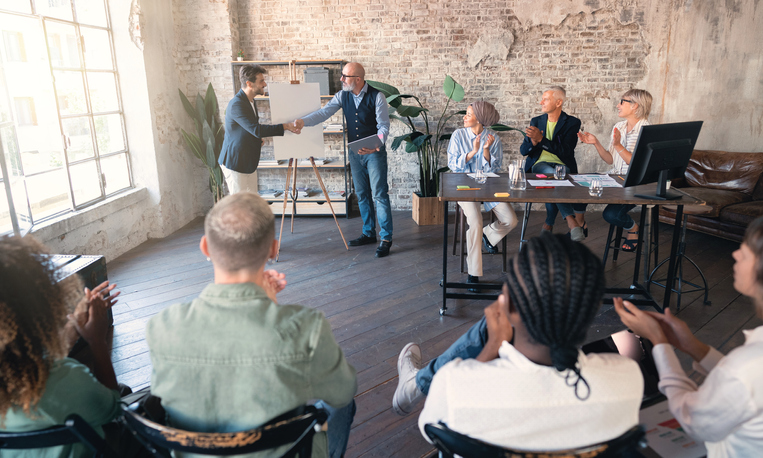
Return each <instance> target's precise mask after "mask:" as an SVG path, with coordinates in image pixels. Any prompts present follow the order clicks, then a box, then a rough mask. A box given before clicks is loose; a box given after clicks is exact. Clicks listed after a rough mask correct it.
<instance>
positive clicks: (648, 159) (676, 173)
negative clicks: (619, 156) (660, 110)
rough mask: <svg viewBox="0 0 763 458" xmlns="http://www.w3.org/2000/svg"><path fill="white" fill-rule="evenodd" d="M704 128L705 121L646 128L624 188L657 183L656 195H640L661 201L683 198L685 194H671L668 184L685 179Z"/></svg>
mask: <svg viewBox="0 0 763 458" xmlns="http://www.w3.org/2000/svg"><path fill="white" fill-rule="evenodd" d="M701 128H702V121H691V122H678V123H673V124H657V125H654V126H644V127H643V128H642V129H641V132H640V133H639V136H638V140H636V148H634V150H633V156H632V157H631V163H630V168H628V174H627V175H626V177H625V184H624V185H623V186H625V187H626V188H627V187H630V186H638V185H642V184H649V183H657V190H656V192H655V194H653V195H652V194H636V196H637V197H646V198H651V199H657V200H673V199H679V198H681V194H678V193H670V192H668V191H667V189H666V188H667V181H668V180H673V179H676V178H681V177H683V176H684V173H685V172H686V166H687V165H688V164H689V159H690V158H691V154H692V152H694V145H695V144H696V143H697V137H698V136H699V131H700V129H701Z"/></svg>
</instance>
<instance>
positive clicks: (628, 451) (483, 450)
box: [424, 422, 646, 458]
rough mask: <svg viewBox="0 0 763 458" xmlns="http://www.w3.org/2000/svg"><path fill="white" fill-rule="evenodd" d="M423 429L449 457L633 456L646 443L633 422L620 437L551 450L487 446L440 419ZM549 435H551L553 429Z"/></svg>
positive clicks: (588, 457) (443, 453)
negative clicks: (565, 448) (581, 445)
mask: <svg viewBox="0 0 763 458" xmlns="http://www.w3.org/2000/svg"><path fill="white" fill-rule="evenodd" d="M424 431H425V432H426V433H427V436H429V439H430V440H431V441H432V442H434V444H435V446H436V447H437V449H438V450H439V451H440V457H442V458H453V456H454V455H459V456H461V457H463V458H541V457H543V458H583V457H585V458H592V457H597V458H611V457H624V456H626V457H627V456H638V455H634V452H635V450H636V449H637V448H643V447H645V446H646V443H645V441H644V436H645V432H644V427H643V426H641V425H636V426H634V427H633V428H631V429H629V430H628V431H626V432H625V434H623V435H622V436H619V437H616V438H614V439H611V440H608V441H606V442H602V443H599V444H594V445H590V446H587V447H580V448H576V449H570V450H559V451H554V452H528V451H522V450H513V449H508V448H503V447H499V446H497V445H491V444H488V443H486V442H482V441H481V440H479V439H474V438H471V437H469V436H465V435H463V434H461V433H457V432H455V431H453V430H452V429H450V428H448V426H447V425H446V424H445V423H443V422H439V423H438V424H434V423H429V424H427V425H425V426H424ZM549 434H553V431H550V432H549Z"/></svg>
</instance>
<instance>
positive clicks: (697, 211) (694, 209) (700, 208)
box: [647, 205, 712, 312]
mask: <svg viewBox="0 0 763 458" xmlns="http://www.w3.org/2000/svg"><path fill="white" fill-rule="evenodd" d="M668 208H674V206H670V207H668ZM711 210H712V207H708V206H706V205H687V206H685V207H684V215H683V225H682V226H681V241H680V242H679V243H678V253H676V277H675V278H674V279H673V281H674V282H678V286H677V287H675V286H674V287H672V289H671V291H673V292H674V293H676V312H679V311H681V295H682V294H684V293H696V292H697V291H704V292H705V299H704V301H703V303H704V304H705V305H710V301H709V300H708V294H709V293H710V290H709V288H708V286H707V279H706V278H705V274H704V273H702V269H700V268H699V266H698V265H697V263H696V262H694V261H693V260H692V259H691V258H690V257H688V256H686V219H687V217H688V216H689V215H702V214H705V213H709V212H710V211H711ZM684 259H686V260H687V261H689V262H690V263H691V265H693V266H694V268H695V269H697V273H699V276H700V278H702V284H703V285H704V286H700V285H698V284H696V283H692V282H690V281H686V280H684V279H683V277H684V268H683V261H684ZM668 261H670V257H667V258H665V259H663V260H662V262H660V263H659V264H657V265H656V266H655V267H654V270H652V273H651V274H649V281H648V282H647V288H648V287H649V285H650V284H652V283H654V284H655V285H657V286H659V287H660V288H666V287H667V286H666V285H667V282H668V279H667V278H661V279H658V280H652V277H654V274H655V273H657V269H659V268H660V267H662V265H663V264H665V263H666V262H668ZM660 282H663V283H660ZM684 285H688V286H690V287H692V288H694V289H690V290H684ZM667 306H668V304H665V307H667Z"/></svg>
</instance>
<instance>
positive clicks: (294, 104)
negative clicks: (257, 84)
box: [268, 83, 324, 159]
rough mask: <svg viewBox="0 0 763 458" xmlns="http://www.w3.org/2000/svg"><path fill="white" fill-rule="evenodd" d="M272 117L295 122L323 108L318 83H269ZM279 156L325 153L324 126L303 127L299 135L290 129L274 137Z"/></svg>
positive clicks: (320, 155)
mask: <svg viewBox="0 0 763 458" xmlns="http://www.w3.org/2000/svg"><path fill="white" fill-rule="evenodd" d="M268 88H269V92H270V119H271V122H272V123H273V124H283V123H287V122H294V120H295V119H300V118H302V117H303V116H305V115H308V114H310V113H312V112H313V111H315V110H319V109H320V108H321V91H320V85H319V84H318V83H302V84H290V83H270V84H268ZM273 148H274V150H275V151H274V152H275V158H276V159H290V158H295V159H307V158H309V157H310V156H314V157H323V156H324V153H323V126H322V125H321V124H318V125H317V126H313V127H304V128H303V129H302V133H300V134H299V135H297V134H293V133H291V132H289V131H286V132H284V136H283V137H273Z"/></svg>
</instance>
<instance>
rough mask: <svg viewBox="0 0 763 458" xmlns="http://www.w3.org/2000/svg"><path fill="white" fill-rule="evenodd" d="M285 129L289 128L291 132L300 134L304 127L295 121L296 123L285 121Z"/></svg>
mask: <svg viewBox="0 0 763 458" xmlns="http://www.w3.org/2000/svg"><path fill="white" fill-rule="evenodd" d="M283 130H288V131H289V132H292V133H295V134H297V135H299V133H300V132H302V129H301V128H298V127H297V125H296V122H294V123H290V122H287V123H285V124H284V125H283Z"/></svg>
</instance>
